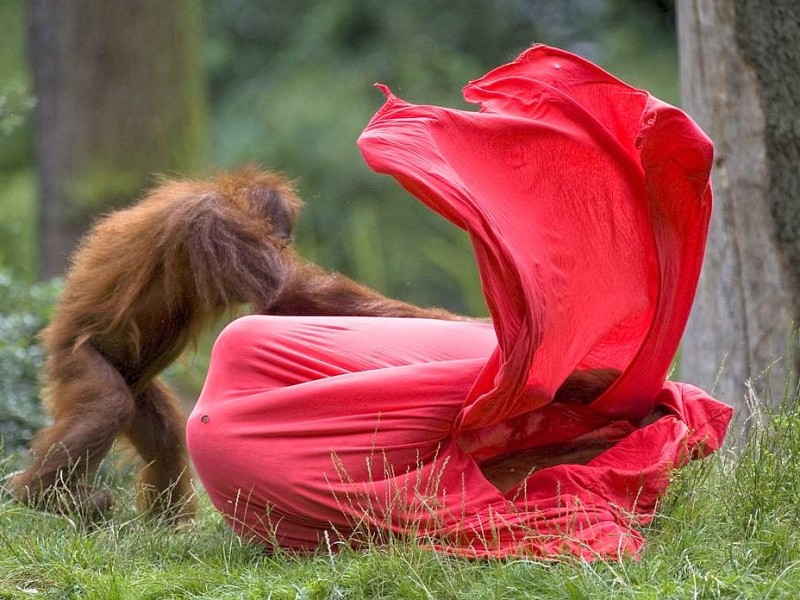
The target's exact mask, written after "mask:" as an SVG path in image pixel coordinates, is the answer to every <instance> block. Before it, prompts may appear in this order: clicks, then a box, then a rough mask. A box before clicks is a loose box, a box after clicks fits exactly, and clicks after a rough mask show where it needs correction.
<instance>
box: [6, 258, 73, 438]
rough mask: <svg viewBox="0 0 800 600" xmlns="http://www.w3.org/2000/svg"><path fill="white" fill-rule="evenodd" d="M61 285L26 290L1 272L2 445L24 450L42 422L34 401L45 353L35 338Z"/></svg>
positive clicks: (26, 288)
mask: <svg viewBox="0 0 800 600" xmlns="http://www.w3.org/2000/svg"><path fill="white" fill-rule="evenodd" d="M59 289H60V284H59V282H57V281H53V282H50V283H43V284H35V285H29V284H28V283H27V282H24V281H22V280H18V279H14V278H13V277H12V276H11V275H9V274H8V273H7V272H5V271H0V442H2V446H3V447H4V449H5V450H6V451H16V450H19V449H21V448H22V447H24V446H25V445H26V444H27V443H28V442H29V441H30V439H31V437H32V436H33V433H34V432H35V431H36V430H37V429H39V428H40V427H41V426H42V425H44V424H45V422H46V418H45V415H44V412H43V411H42V408H41V403H40V402H39V398H38V378H39V372H40V370H41V367H42V364H43V362H44V352H43V350H42V347H41V345H40V344H39V341H38V339H37V334H38V333H39V331H40V330H41V329H42V328H43V327H44V326H45V325H46V324H47V322H48V320H49V318H50V315H51V312H52V307H53V305H54V303H55V299H56V296H57V295H58V290H59Z"/></svg>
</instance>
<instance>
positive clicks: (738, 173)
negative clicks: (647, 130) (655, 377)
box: [678, 0, 800, 416]
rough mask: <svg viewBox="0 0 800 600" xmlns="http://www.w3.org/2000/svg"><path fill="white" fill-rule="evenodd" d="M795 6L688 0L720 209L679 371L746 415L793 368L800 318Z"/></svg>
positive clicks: (688, 90)
mask: <svg viewBox="0 0 800 600" xmlns="http://www.w3.org/2000/svg"><path fill="white" fill-rule="evenodd" d="M797 10H798V4H797V0H770V2H764V1H763V0H762V1H759V0H679V1H678V37H679V50H680V59H681V78H682V87H683V98H684V106H685V108H686V109H687V110H688V112H689V113H690V114H692V115H693V116H694V117H695V119H696V120H697V121H698V123H699V124H700V126H701V127H703V128H704V129H705V130H706V132H707V133H708V134H709V135H710V136H711V138H712V139H713V140H714V143H715V146H716V160H715V164H714V173H713V180H714V191H715V208H714V215H713V218H712V225H711V234H710V239H709V245H708V249H707V252H706V262H705V267H704V272H703V275H702V277H701V280H700V287H699V290H698V296H697V301H696V304H695V307H694V311H693V313H692V317H691V319H690V322H689V327H688V329H687V333H686V337H685V340H684V345H683V360H682V366H681V376H682V377H683V378H684V379H686V380H689V381H694V382H699V383H701V384H703V385H706V386H709V385H710V384H711V383H712V382H713V381H715V379H716V378H717V377H719V381H718V383H717V386H716V389H715V392H716V393H717V395H718V396H719V397H721V398H722V399H724V400H726V401H728V402H729V403H731V404H733V405H734V406H735V407H737V408H740V409H742V410H740V411H739V412H740V416H747V414H748V413H749V412H750V409H749V408H748V402H747V398H748V384H747V382H748V381H750V382H751V383H752V389H753V391H755V392H756V393H757V394H758V395H759V396H762V397H765V398H766V399H767V400H768V401H770V402H771V403H772V404H777V403H779V402H780V401H781V400H782V399H783V394H784V386H785V384H786V382H787V381H788V379H787V378H788V377H790V376H791V374H792V373H793V372H794V371H795V370H796V368H795V367H796V359H795V358H793V352H794V350H793V349H792V348H793V346H794V343H793V341H792V339H793V337H794V336H793V331H794V328H795V327H796V326H797V325H798V324H799V323H800V306H799V305H800V18H798V12H797Z"/></svg>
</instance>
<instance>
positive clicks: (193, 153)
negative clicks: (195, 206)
mask: <svg viewBox="0 0 800 600" xmlns="http://www.w3.org/2000/svg"><path fill="white" fill-rule="evenodd" d="M29 6H30V12H29V22H30V32H29V33H30V35H29V39H30V56H31V63H32V70H33V76H34V93H35V97H36V102H37V104H36V111H35V121H36V152H37V161H38V173H39V197H40V203H39V209H40V214H39V276H40V277H51V276H53V275H58V274H60V273H61V272H62V271H63V269H64V267H65V265H66V261H67V259H68V256H69V254H70V253H71V251H72V249H73V247H74V245H75V243H76V241H77V239H78V237H79V236H80V235H81V234H82V233H83V232H84V231H85V230H86V228H87V227H88V224H89V223H90V221H91V219H92V217H93V216H94V215H96V214H97V213H99V212H104V211H107V210H109V209H110V208H114V207H116V206H119V205H120V204H122V203H125V202H129V201H130V200H132V199H134V198H135V197H136V196H137V195H138V194H140V192H141V191H142V189H143V188H145V187H146V186H147V185H148V184H150V183H151V182H152V176H153V174H154V173H175V172H180V173H185V172H187V171H192V170H196V169H197V168H198V167H200V166H201V165H202V163H203V162H204V148H205V143H204V142H205V128H204V123H205V91H204V81H203V70H202V65H201V50H202V49H201V47H200V44H201V41H202V27H201V19H200V14H199V6H200V3H199V2H195V1H194V0H168V1H167V0H114V1H108V0H59V1H58V2H52V1H51V0H32V1H31V3H30V5H29Z"/></svg>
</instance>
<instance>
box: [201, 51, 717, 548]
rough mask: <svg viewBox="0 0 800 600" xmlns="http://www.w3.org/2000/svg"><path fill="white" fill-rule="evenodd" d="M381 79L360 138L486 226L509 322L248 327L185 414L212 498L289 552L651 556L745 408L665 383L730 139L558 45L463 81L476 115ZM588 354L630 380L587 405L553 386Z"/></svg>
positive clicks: (391, 165) (432, 196)
mask: <svg viewBox="0 0 800 600" xmlns="http://www.w3.org/2000/svg"><path fill="white" fill-rule="evenodd" d="M384 91H385V92H386V93H387V96H388V99H387V101H386V103H385V105H384V106H383V107H382V108H381V109H380V111H379V112H378V113H377V114H376V115H375V117H373V119H372V121H371V122H370V123H369V125H368V127H367V128H366V130H365V131H364V133H363V135H362V136H361V138H360V139H359V144H360V147H361V150H362V152H363V154H364V156H365V158H366V160H367V162H368V163H369V165H370V166H371V167H372V168H373V169H375V170H376V171H378V172H382V173H387V174H390V175H392V176H394V177H395V178H396V179H397V180H398V181H399V182H400V183H401V184H402V185H403V186H404V187H405V188H406V189H408V190H409V191H410V192H411V193H413V194H414V195H415V196H417V197H418V198H419V199H420V200H422V201H423V202H424V203H425V204H426V205H428V206H429V207H430V208H432V209H433V210H435V211H437V212H439V213H440V214H441V215H443V216H444V217H446V218H447V219H449V220H450V221H452V222H453V223H455V224H456V225H458V226H459V227H461V228H463V229H465V230H466V231H467V232H468V233H469V235H470V237H471V239H472V242H473V245H474V248H475V254H476V257H477V261H478V267H479V270H480V274H481V281H482V284H483V290H484V294H485V296H486V300H487V303H488V306H489V308H490V311H491V314H492V319H493V324H494V328H493V329H492V327H490V326H487V325H483V324H479V323H466V322H460V323H442V322H431V321H421V320H402V319H369V318H366V319H364V318H361V319H356V318H346V317H332V318H320V317H317V318H300V317H296V318H282V317H250V318H247V319H245V320H244V321H240V322H237V323H235V324H233V325H232V326H231V327H229V328H228V329H227V330H226V331H225V332H224V333H223V334H222V336H221V337H220V340H219V341H218V343H217V345H216V347H215V350H214V356H213V357H212V364H211V369H210V371H209V376H208V380H207V384H206V386H205V388H204V391H203V394H202V396H201V399H200V401H199V402H198V404H197V407H196V408H195V411H194V412H193V414H192V416H191V418H190V420H189V425H188V440H189V448H190V452H191V454H192V458H193V459H194V462H195V465H196V467H197V471H198V474H199V475H200V478H201V479H202V481H203V483H204V484H205V486H206V489H207V490H208V492H209V494H210V496H211V499H212V501H213V502H214V504H215V505H216V506H217V508H219V509H220V510H221V511H222V512H223V513H224V514H225V515H227V517H228V518H229V520H230V522H231V523H232V524H233V526H234V527H235V528H236V529H237V531H240V532H241V533H243V534H245V535H252V536H255V537H257V538H259V539H260V540H261V541H263V542H264V543H266V544H280V545H282V546H286V547H291V548H313V547H316V546H317V545H318V544H320V543H321V540H322V539H323V538H322V535H323V532H325V531H327V532H328V534H327V535H328V539H329V540H336V539H342V538H344V539H347V538H351V539H352V537H353V536H354V535H355V534H360V533H364V532H366V533H369V534H370V535H374V534H375V533H376V532H377V533H380V532H382V531H387V530H392V531H401V532H404V533H410V534H412V535H418V536H420V539H421V540H422V541H423V543H425V544H427V545H430V546H433V547H436V548H439V549H442V550H446V551H450V552H454V553H460V554H465V555H471V556H486V555H490V556H505V555H509V554H520V553H523V554H533V555H540V556H549V555H555V554H562V553H565V552H568V553H573V554H576V555H579V556H582V557H586V558H591V557H595V556H603V557H610V556H619V555H625V554H632V553H635V552H636V551H638V549H639V548H640V546H641V544H642V537H641V534H640V533H639V532H638V531H637V529H636V527H637V526H638V525H641V524H643V523H646V522H647V521H648V520H649V519H650V518H651V516H652V512H653V510H654V508H655V504H656V501H657V499H658V497H659V495H660V494H661V493H662V492H663V491H664V489H665V488H666V486H667V484H668V478H669V471H670V469H672V468H674V467H677V466H680V465H682V464H684V463H685V462H686V461H687V460H689V459H690V458H693V457H696V456H701V455H704V454H706V453H708V452H710V451H713V450H715V449H716V448H718V447H719V445H720V444H721V442H722V439H723V437H724V435H725V430H726V428H727V424H728V421H729V419H730V416H731V411H730V409H729V408H728V407H727V406H725V405H723V404H721V403H719V402H717V401H715V400H713V399H711V398H710V397H708V396H707V395H706V394H705V393H703V392H702V391H701V390H699V389H697V388H694V387H692V386H689V385H683V384H675V383H671V382H665V379H666V373H667V370H668V368H669V365H670V362H671V360H672V358H673V356H674V353H675V351H676V349H677V346H678V343H679V341H680V336H681V334H682V332H683V329H684V326H685V323H686V319H687V317H688V313H689V309H690V306H691V302H692V298H693V296H694V291H695V286H696V282H697V278H698V275H699V271H700V266H701V261H702V255H703V248H704V244H705V239H706V233H707V228H708V220H709V215H710V210H711V190H710V186H709V171H710V167H711V160H712V147H711V143H710V142H709V140H708V139H707V138H706V136H705V135H704V134H703V133H702V132H701V131H700V130H699V129H698V128H697V127H696V125H695V124H694V123H693V122H692V121H691V120H690V119H689V118H688V117H687V116H686V115H685V114H684V113H682V112H681V111H679V110H678V109H676V108H674V107H671V106H669V105H666V104H664V103H662V102H660V101H658V100H656V99H654V98H652V97H651V96H650V95H649V94H647V93H646V92H644V91H641V90H637V89H634V88H631V87H630V86H628V85H626V84H624V83H622V82H620V81H619V80H617V79H615V78H613V77H612V76H610V75H609V74H608V73H606V72H604V71H602V70H601V69H599V68H598V67H596V66H594V65H592V64H591V63H589V62H587V61H585V60H583V59H581V58H579V57H576V56H574V55H572V54H569V53H566V52H563V51H560V50H556V49H552V48H548V47H544V46H535V47H533V48H531V49H530V50H528V51H527V52H525V53H523V54H522V55H521V56H520V57H519V58H518V59H517V60H516V61H514V62H512V63H510V64H507V65H504V66H502V67H500V68H498V69H495V70H494V71H492V72H490V73H489V74H487V75H486V76H484V77H482V78H481V79H478V80H476V81H474V82H472V83H470V85H468V86H467V87H466V88H465V98H466V99H467V100H469V101H472V102H477V103H479V104H480V108H481V110H480V112H468V111H459V110H452V109H445V108H439V107H434V106H415V105H411V104H408V103H406V102H404V101H402V100H400V99H398V98H396V97H395V96H393V95H392V94H391V93H390V92H389V91H388V90H387V89H385V88H384ZM592 369H615V370H618V371H620V372H621V374H620V375H619V377H618V378H617V379H616V381H615V382H614V383H613V385H612V386H611V387H610V388H609V389H608V390H607V391H606V392H605V393H603V394H602V395H601V396H600V397H599V398H597V399H596V400H594V401H593V402H591V403H590V404H588V405H583V404H578V403H564V402H554V401H553V397H554V394H555V392H556V390H558V389H559V387H560V386H561V385H562V384H563V383H564V381H565V380H566V379H567V377H569V376H570V374H573V373H574V372H576V371H584V370H592ZM654 411H655V412H654ZM648 415H657V416H660V418H657V419H655V418H653V417H651V418H650V419H648V420H647V421H644V423H647V424H643V419H644V418H645V417H647V416H648ZM662 415H663V416H662ZM593 442H594V443H600V444H602V443H606V445H610V446H611V447H610V449H608V450H606V451H605V452H602V453H601V454H599V456H596V457H595V458H593V459H591V460H589V462H587V463H586V464H562V465H557V466H553V467H550V468H542V469H540V470H537V471H535V472H533V473H532V474H531V475H530V476H528V477H527V478H525V480H524V481H523V482H522V483H521V484H519V485H516V486H514V487H513V488H512V489H510V490H508V491H506V492H503V491H501V490H500V489H498V487H495V486H494V485H492V484H491V483H490V482H489V481H488V480H487V478H486V477H485V476H484V472H485V471H486V468H487V465H491V464H492V461H496V460H497V459H498V458H499V457H508V456H509V455H514V454H515V453H520V454H524V453H526V452H531V451H532V450H533V451H535V450H536V449H537V448H548V449H549V451H551V452H552V449H553V448H558V447H560V446H563V447H564V448H568V447H573V446H574V445H575V444H579V445H580V444H585V443H593ZM482 468H483V469H484V470H483V471H482Z"/></svg>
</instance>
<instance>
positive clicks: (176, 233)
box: [8, 168, 453, 519]
mask: <svg viewBox="0 0 800 600" xmlns="http://www.w3.org/2000/svg"><path fill="white" fill-rule="evenodd" d="M300 207H301V202H300V200H299V199H298V198H297V196H296V195H295V193H294V191H293V190H292V188H291V186H290V184H289V183H288V182H287V181H286V179H284V178H283V177H282V176H280V175H278V174H275V173H263V172H259V171H257V170H256V169H254V168H246V169H243V170H241V171H239V172H237V173H233V174H222V175H219V176H218V177H216V178H214V179H212V180H210V181H164V182H162V183H161V185H159V186H158V187H156V188H155V189H154V190H153V191H152V192H151V193H150V194H149V195H147V196H146V197H145V198H144V199H143V200H142V201H141V202H140V203H138V204H136V205H135V206H133V207H131V208H127V209H124V210H120V211H118V212H115V213H112V214H111V215H109V216H107V217H106V218H104V219H102V220H101V221H100V222H99V223H98V224H97V225H96V226H95V227H94V228H93V229H92V231H91V232H90V233H89V235H88V236H87V237H86V238H85V239H84V241H83V243H82V244H81V246H80V248H79V249H78V251H77V253H76V254H75V256H74V257H73V260H72V267H71V270H70V272H69V274H68V276H67V279H66V285H65V288H64V292H63V295H62V297H61V299H60V303H59V305H58V307H57V310H56V313H55V316H54V318H53V320H52V322H51V324H50V325H49V327H47V328H46V329H45V331H44V332H43V335H42V340H43V343H44V347H45V349H46V350H47V352H48V360H47V364H46V368H45V372H44V376H43V397H44V400H45V403H46V405H47V407H48V408H49V411H50V414H51V416H52V418H53V424H52V425H51V426H50V427H48V428H46V429H44V430H43V431H41V432H40V433H39V435H38V436H37V437H36V439H35V440H34V443H33V445H32V448H31V450H32V456H33V464H32V465H31V466H30V467H29V468H28V469H27V470H26V471H24V472H22V473H20V474H17V475H15V476H14V477H12V478H11V480H10V481H9V485H8V487H9V489H10V491H11V493H12V495H14V496H15V497H16V498H17V499H19V500H21V501H23V502H25V503H27V504H31V505H38V506H47V505H52V504H51V503H55V505H56V506H57V507H59V508H62V509H63V508H69V509H77V510H79V511H81V512H84V513H85V514H86V515H88V516H94V515H95V514H97V513H102V512H103V511H105V510H106V509H107V508H108V506H109V505H110V503H111V496H110V494H109V493H108V492H107V491H105V490H101V489H95V488H92V487H91V486H90V485H88V483H87V479H90V478H91V476H92V474H93V473H94V472H95V470H96V469H97V467H98V464H99V463H100V461H101V460H102V459H103V457H104V456H105V455H106V454H107V452H108V451H109V449H110V447H111V445H112V443H113V442H114V440H115V439H116V438H117V437H118V436H120V435H122V436H124V437H125V438H127V439H128V440H129V441H130V442H131V444H132V445H133V447H134V449H135V450H136V451H137V452H138V454H139V455H140V456H141V457H142V458H143V459H144V462H145V464H146V466H145V467H144V469H143V471H142V474H141V482H140V486H139V488H140V491H139V495H138V497H139V500H140V505H141V507H142V508H143V509H146V510H151V511H153V512H156V513H159V514H165V515H166V516H167V518H170V519H180V518H183V517H187V516H189V515H191V514H192V512H193V510H194V505H193V501H192V490H191V484H190V476H189V468H188V459H187V455H186V449H185V446H184V422H185V419H184V415H183V414H182V412H181V410H180V408H179V405H178V401H177V399H176V397H175V395H174V394H173V393H172V392H171V391H170V390H169V389H168V388H167V387H166V386H165V385H164V384H163V383H162V382H160V381H159V380H157V379H156V376H157V375H158V374H159V373H160V372H161V371H162V370H163V369H164V368H165V367H166V366H167V365H169V364H170V363H171V362H172V361H174V360H175V359H176V358H177V357H178V355H180V353H181V352H182V351H183V350H184V349H185V347H186V346H187V345H188V344H189V343H190V342H191V341H192V340H194V339H196V337H197V335H198V333H199V332H200V331H201V330H202V329H203V328H204V326H206V325H208V324H209V323H212V322H214V321H215V320H216V319H217V318H218V317H219V316H220V315H221V314H223V313H224V312H225V311H226V310H227V309H229V308H231V307H233V306H235V305H240V304H245V303H249V304H251V305H252V306H254V307H255V309H256V310H257V311H259V312H270V313H273V314H314V315H332V314H342V315H345V314H346V315H384V316H402V317H432V318H445V319H447V318H452V317H453V315H451V314H450V313H448V312H446V311H444V310H438V309H423V308H418V307H416V306H413V305H410V304H406V303H403V302H399V301H395V300H390V299H388V298H385V297H383V296H381V295H380V294H378V293H376V292H374V291H372V290H370V289H369V288H366V287H364V286H362V285H359V284H357V283H355V282H354V281H352V280H350V279H348V278H346V277H344V276H342V275H338V274H329V273H327V272H326V271H324V270H323V269H321V268H319V267H317V266H315V265H312V264H309V263H307V262H304V261H303V260H301V259H300V258H299V257H298V256H297V255H296V254H295V252H294V250H293V248H292V246H291V243H290V242H291V230H292V226H293V224H294V221H295V218H296V216H297V214H298V211H299V210H300Z"/></svg>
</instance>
